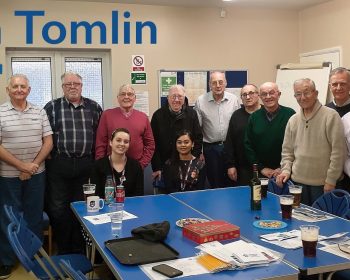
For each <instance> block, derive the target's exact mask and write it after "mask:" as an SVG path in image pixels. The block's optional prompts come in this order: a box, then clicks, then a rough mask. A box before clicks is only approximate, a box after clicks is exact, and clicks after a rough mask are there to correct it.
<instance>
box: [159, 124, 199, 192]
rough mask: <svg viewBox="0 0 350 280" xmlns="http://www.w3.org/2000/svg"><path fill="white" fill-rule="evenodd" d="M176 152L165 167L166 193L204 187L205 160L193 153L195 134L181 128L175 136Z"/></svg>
mask: <svg viewBox="0 0 350 280" xmlns="http://www.w3.org/2000/svg"><path fill="white" fill-rule="evenodd" d="M175 139H176V140H175V145H176V149H174V150H175V151H176V152H175V153H174V154H173V156H172V157H171V159H169V160H168V161H166V163H165V167H164V184H165V188H164V189H162V190H164V192H165V193H171V192H182V191H192V190H198V189H203V188H204V183H205V174H204V172H203V167H204V162H203V161H202V160H200V159H199V157H195V156H194V155H193V154H192V149H193V146H194V140H193V135H192V134H191V132H190V131H188V130H181V131H180V132H178V133H177V135H176V137H175Z"/></svg>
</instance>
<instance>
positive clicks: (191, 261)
mask: <svg viewBox="0 0 350 280" xmlns="http://www.w3.org/2000/svg"><path fill="white" fill-rule="evenodd" d="M158 264H167V265H170V266H172V267H174V268H176V269H178V270H181V271H182V272H183V274H182V275H181V276H178V277H175V278H180V277H185V276H191V275H199V274H205V273H209V271H208V270H206V269H205V268H204V267H203V266H202V265H200V264H199V263H198V262H197V257H190V258H183V259H176V260H171V261H164V262H158V263H149V264H144V265H140V268H141V269H142V271H143V272H144V273H145V274H146V275H147V276H148V277H149V278H150V279H152V280H163V279H169V278H168V277H166V276H164V275H162V274H160V273H158V272H156V271H153V270H152V267H153V266H156V265H158ZM175 278H174V279H175Z"/></svg>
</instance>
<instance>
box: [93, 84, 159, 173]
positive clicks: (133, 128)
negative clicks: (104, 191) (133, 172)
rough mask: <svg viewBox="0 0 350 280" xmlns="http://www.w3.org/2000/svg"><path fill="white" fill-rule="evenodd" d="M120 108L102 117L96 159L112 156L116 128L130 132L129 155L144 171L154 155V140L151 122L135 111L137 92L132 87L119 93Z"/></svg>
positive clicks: (123, 86)
mask: <svg viewBox="0 0 350 280" xmlns="http://www.w3.org/2000/svg"><path fill="white" fill-rule="evenodd" d="M117 99H118V103H119V106H120V107H116V108H113V109H108V110H105V111H104V112H103V114H102V116H101V120H100V124H99V126H98V129H97V136H96V159H99V158H102V157H105V156H107V155H109V154H110V146H109V144H108V143H109V139H110V138H111V135H112V132H113V131H114V130H115V129H116V128H126V129H127V130H129V132H130V139H131V141H130V147H129V150H128V152H127V155H128V156H129V157H131V158H133V159H135V160H137V161H138V162H139V163H140V165H141V167H142V168H143V169H144V168H145V167H146V166H147V165H148V164H149V163H150V162H151V159H152V156H153V153H154V139H153V133H152V129H151V125H150V122H149V120H148V117H147V115H146V114H145V113H143V112H140V111H138V110H136V109H134V103H135V101H136V95H135V90H134V89H133V88H132V86H131V85H127V84H126V85H122V86H121V87H120V89H119V92H118V97H117Z"/></svg>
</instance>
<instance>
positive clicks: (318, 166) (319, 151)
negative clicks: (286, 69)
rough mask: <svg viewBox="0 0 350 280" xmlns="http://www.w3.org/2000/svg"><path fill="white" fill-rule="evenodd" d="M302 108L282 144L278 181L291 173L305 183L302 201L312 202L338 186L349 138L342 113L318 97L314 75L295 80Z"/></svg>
mask: <svg viewBox="0 0 350 280" xmlns="http://www.w3.org/2000/svg"><path fill="white" fill-rule="evenodd" d="M294 92H295V94H294V96H295V98H296V100H297V102H298V103H299V105H300V112H299V113H298V114H296V115H294V116H293V117H291V118H290V120H289V122H288V124H287V128H286V132H285V136H284V141H283V148H282V161H281V170H282V173H281V174H280V175H279V176H278V177H277V180H276V182H277V184H279V185H282V183H283V182H286V181H287V180H288V179H289V178H290V177H291V178H292V180H293V181H294V182H295V183H296V184H298V185H302V186H303V192H302V203H304V204H307V205H312V203H313V202H314V201H315V200H316V199H317V198H318V197H319V196H321V195H322V194H323V193H324V192H329V191H331V190H333V189H334V188H335V185H336V182H337V180H338V179H339V178H340V176H341V174H342V171H343V164H344V159H345V158H344V156H345V139H344V132H343V125H342V122H341V119H340V117H339V115H338V113H337V112H336V111H334V110H332V109H330V108H327V107H325V106H322V104H321V103H320V102H319V101H318V98H317V95H318V92H317V90H316V88H315V83H314V82H313V81H312V80H310V79H300V80H297V81H295V82H294Z"/></svg>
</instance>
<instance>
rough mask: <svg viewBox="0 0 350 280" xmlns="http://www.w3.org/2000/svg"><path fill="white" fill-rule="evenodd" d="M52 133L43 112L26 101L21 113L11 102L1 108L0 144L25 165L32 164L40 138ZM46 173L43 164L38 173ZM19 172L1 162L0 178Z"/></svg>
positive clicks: (39, 148)
mask: <svg viewBox="0 0 350 280" xmlns="http://www.w3.org/2000/svg"><path fill="white" fill-rule="evenodd" d="M51 134H52V130H51V127H50V123H49V121H48V118H47V115H46V112H45V110H44V109H41V108H39V107H37V106H35V105H33V104H31V103H29V102H27V107H26V108H25V110H24V111H18V110H16V109H15V108H14V107H13V105H12V103H11V102H10V101H8V102H5V103H4V104H2V105H0V143H1V145H2V146H3V147H4V148H5V149H6V150H7V151H8V152H10V153H11V154H12V155H14V156H15V157H16V158H18V159H19V160H21V161H24V162H32V161H33V160H34V159H35V158H36V156H37V155H38V153H39V151H40V150H41V147H42V144H43V137H45V136H48V135H51ZM44 170H45V162H42V163H41V164H40V166H39V169H38V171H37V173H40V172H43V171H44ZM19 174H20V171H19V170H18V169H16V168H15V167H14V166H12V165H9V164H7V163H6V162H4V161H0V176H3V177H19Z"/></svg>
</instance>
